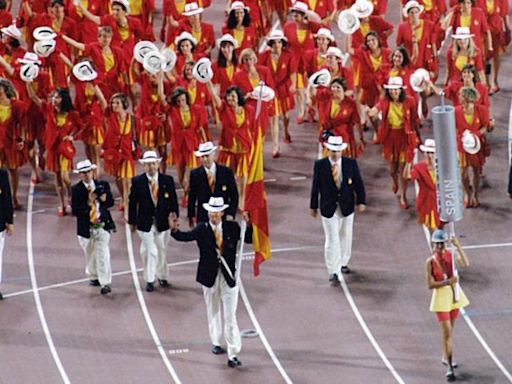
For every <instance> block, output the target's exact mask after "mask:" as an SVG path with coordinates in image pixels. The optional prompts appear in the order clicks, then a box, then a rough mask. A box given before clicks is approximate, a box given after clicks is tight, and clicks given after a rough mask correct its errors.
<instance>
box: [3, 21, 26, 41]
mask: <svg viewBox="0 0 512 384" xmlns="http://www.w3.org/2000/svg"><path fill="white" fill-rule="evenodd" d="M0 31H2V33H3V34H4V35H7V36H10V37H12V38H13V39H20V38H21V31H20V30H19V29H18V27H16V24H11V25H9V26H8V27H3V28H2V29H0Z"/></svg>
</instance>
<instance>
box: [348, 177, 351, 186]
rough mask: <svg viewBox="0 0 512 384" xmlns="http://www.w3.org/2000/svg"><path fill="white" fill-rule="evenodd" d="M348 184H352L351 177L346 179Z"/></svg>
mask: <svg viewBox="0 0 512 384" xmlns="http://www.w3.org/2000/svg"><path fill="white" fill-rule="evenodd" d="M347 183H348V185H352V179H351V178H350V177H349V178H348V180H347Z"/></svg>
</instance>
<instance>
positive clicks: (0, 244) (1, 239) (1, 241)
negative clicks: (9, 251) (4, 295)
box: [0, 229, 7, 284]
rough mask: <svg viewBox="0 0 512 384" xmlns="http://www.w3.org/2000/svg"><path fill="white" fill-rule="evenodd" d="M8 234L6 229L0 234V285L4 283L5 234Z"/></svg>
mask: <svg viewBox="0 0 512 384" xmlns="http://www.w3.org/2000/svg"><path fill="white" fill-rule="evenodd" d="M6 233H7V231H6V230H5V229H4V230H3V231H2V232H0V284H1V283H2V264H3V255H4V245H5V234H6Z"/></svg>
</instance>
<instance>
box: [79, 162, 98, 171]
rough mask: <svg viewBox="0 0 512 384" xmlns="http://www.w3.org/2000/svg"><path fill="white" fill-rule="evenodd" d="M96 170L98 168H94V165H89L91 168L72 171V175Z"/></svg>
mask: <svg viewBox="0 0 512 384" xmlns="http://www.w3.org/2000/svg"><path fill="white" fill-rule="evenodd" d="M96 168H98V167H97V166H96V164H91V166H90V167H88V168H85V169H73V173H85V172H89V171H93V170H95V169H96Z"/></svg>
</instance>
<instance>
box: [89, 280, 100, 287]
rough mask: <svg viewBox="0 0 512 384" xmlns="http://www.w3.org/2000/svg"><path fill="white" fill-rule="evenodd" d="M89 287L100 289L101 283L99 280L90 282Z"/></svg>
mask: <svg viewBox="0 0 512 384" xmlns="http://www.w3.org/2000/svg"><path fill="white" fill-rule="evenodd" d="M89 285H92V286H93V287H99V286H100V281H99V280H98V279H94V280H89Z"/></svg>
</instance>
